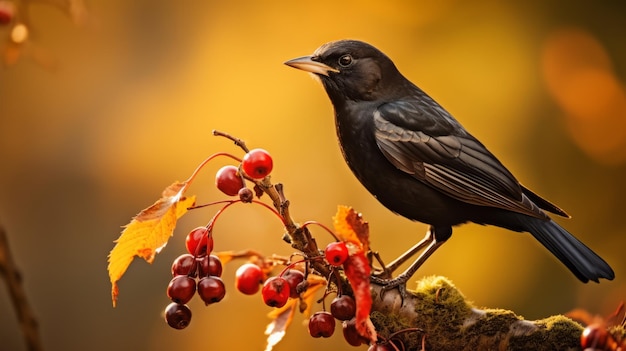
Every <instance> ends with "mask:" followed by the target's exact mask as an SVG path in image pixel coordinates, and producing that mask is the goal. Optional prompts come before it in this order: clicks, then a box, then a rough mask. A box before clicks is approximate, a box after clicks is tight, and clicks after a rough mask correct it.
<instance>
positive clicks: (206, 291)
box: [165, 227, 226, 329]
mask: <svg viewBox="0 0 626 351" xmlns="http://www.w3.org/2000/svg"><path fill="white" fill-rule="evenodd" d="M185 246H186V247H187V253H185V254H182V255H180V256H178V257H177V258H176V259H175V260H174V262H173V263H172V276H173V278H172V280H171V281H170V283H169V285H168V286H167V296H168V297H169V298H170V300H172V303H170V304H169V305H168V306H167V307H166V309H165V320H166V321H167V324H169V325H170V326H171V327H172V328H175V329H184V328H185V327H187V326H188V325H189V323H190V321H191V310H190V309H189V307H187V305H186V303H187V302H189V300H191V298H192V297H193V296H194V295H195V294H196V293H197V294H198V296H200V298H201V299H202V301H204V303H205V304H206V305H210V304H212V303H216V302H219V301H221V300H222V299H223V298H224V295H225V294H226V288H225V286H224V282H223V281H222V279H221V278H220V277H221V276H222V262H221V261H220V259H219V257H217V256H215V255H212V254H211V251H212V250H213V236H212V235H211V233H210V231H209V230H208V229H207V228H206V227H198V228H196V229H193V230H192V231H190V232H189V234H188V235H187V238H186V241H185Z"/></svg>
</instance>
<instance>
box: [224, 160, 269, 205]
mask: <svg viewBox="0 0 626 351" xmlns="http://www.w3.org/2000/svg"><path fill="white" fill-rule="evenodd" d="M273 167H274V163H273V160H272V157H271V156H270V154H269V153H268V152H267V151H265V150H263V149H253V150H250V151H248V152H247V153H246V155H245V156H244V157H243V160H242V161H241V170H242V171H243V174H242V173H241V172H240V171H239V168H237V167H235V166H233V165H228V166H224V167H222V168H220V169H219V170H218V171H217V173H216V174H215V186H216V187H217V188H218V189H219V190H220V191H221V192H223V193H224V194H226V195H228V196H237V195H239V199H240V200H241V201H242V202H251V201H252V198H253V195H254V194H253V193H252V190H250V189H248V188H246V186H245V182H244V177H243V176H244V175H246V176H248V177H250V178H252V179H257V180H258V179H263V178H265V177H266V176H268V175H269V174H270V172H272V168H273Z"/></svg>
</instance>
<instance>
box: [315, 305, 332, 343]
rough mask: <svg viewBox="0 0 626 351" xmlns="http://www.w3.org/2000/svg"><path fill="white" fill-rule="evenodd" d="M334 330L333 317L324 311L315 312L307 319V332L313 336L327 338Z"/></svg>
mask: <svg viewBox="0 0 626 351" xmlns="http://www.w3.org/2000/svg"><path fill="white" fill-rule="evenodd" d="M334 332H335V318H333V316H332V315H331V314H330V313H328V312H326V311H320V312H315V313H314V314H313V315H312V316H311V318H310V319H309V334H311V336H312V337H314V338H319V337H323V338H329V337H331V336H332V335H333V333H334Z"/></svg>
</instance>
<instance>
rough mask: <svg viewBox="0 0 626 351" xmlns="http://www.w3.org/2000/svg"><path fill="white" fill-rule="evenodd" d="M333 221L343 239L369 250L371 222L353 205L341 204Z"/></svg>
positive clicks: (337, 232) (365, 250) (340, 237)
mask: <svg viewBox="0 0 626 351" xmlns="http://www.w3.org/2000/svg"><path fill="white" fill-rule="evenodd" d="M333 223H334V226H335V231H336V234H337V236H338V237H339V239H340V240H341V241H343V242H350V243H353V244H356V245H358V246H360V248H361V249H362V250H363V251H364V252H367V251H368V250H369V224H368V223H367V221H365V220H364V219H363V217H362V216H361V214H360V213H358V212H356V211H355V210H354V209H353V208H352V207H348V206H339V207H338V208H337V214H335V216H334V217H333Z"/></svg>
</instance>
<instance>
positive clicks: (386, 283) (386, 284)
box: [370, 275, 408, 306]
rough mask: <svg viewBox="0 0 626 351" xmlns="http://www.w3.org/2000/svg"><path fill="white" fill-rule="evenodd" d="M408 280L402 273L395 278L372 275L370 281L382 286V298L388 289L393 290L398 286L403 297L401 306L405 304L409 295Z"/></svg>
mask: <svg viewBox="0 0 626 351" xmlns="http://www.w3.org/2000/svg"><path fill="white" fill-rule="evenodd" d="M407 280H408V279H407V278H406V277H405V276H403V275H400V276H398V277H396V278H393V279H384V278H380V277H379V276H371V277H370V281H371V282H372V283H374V284H378V285H381V286H382V289H381V290H380V298H381V299H382V298H383V296H384V295H385V293H386V292H387V291H389V290H392V289H394V288H398V293H399V294H400V298H401V299H402V301H401V303H400V306H402V305H403V304H404V300H405V299H406V297H407V296H408V292H407V290H406V281H407Z"/></svg>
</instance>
